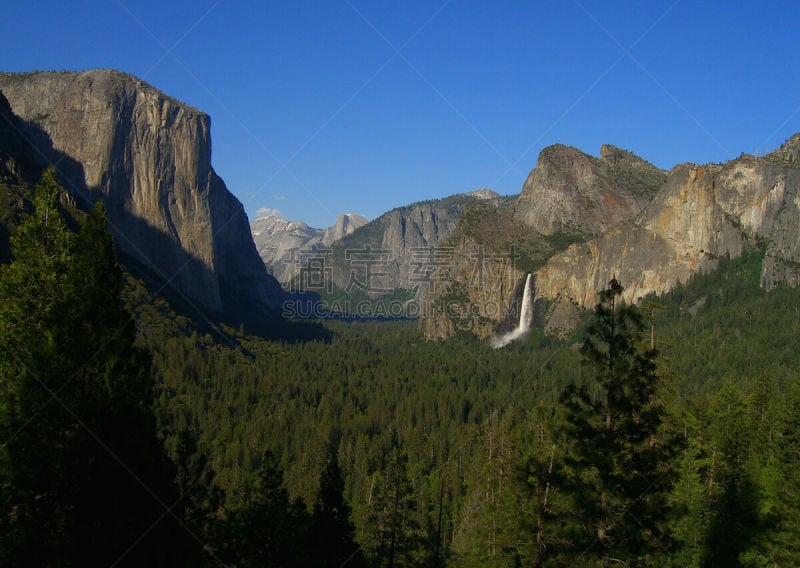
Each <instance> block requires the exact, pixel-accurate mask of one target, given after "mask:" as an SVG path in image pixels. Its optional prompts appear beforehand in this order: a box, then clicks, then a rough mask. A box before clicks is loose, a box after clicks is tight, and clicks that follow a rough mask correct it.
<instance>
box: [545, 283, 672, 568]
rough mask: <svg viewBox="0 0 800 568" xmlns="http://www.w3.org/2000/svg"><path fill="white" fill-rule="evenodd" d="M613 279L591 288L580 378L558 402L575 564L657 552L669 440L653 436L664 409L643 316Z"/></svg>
mask: <svg viewBox="0 0 800 568" xmlns="http://www.w3.org/2000/svg"><path fill="white" fill-rule="evenodd" d="M622 291H623V288H622V286H621V285H620V284H619V282H617V280H616V279H612V280H611V281H610V282H609V285H608V288H606V289H605V290H603V291H602V292H601V293H600V302H599V303H598V304H597V306H596V307H595V311H594V317H593V320H592V322H591V325H590V327H589V329H588V333H587V336H586V338H585V340H584V342H583V344H582V346H581V354H582V356H583V359H584V363H585V366H586V368H587V370H588V377H587V380H586V381H585V384H583V385H581V386H577V385H575V384H572V385H570V386H568V387H567V388H566V389H565V391H564V393H563V395H562V397H561V402H562V404H563V405H564V408H565V415H566V428H565V430H566V431H565V433H566V435H567V437H568V439H569V440H570V441H571V445H572V447H571V451H570V452H569V455H568V459H567V464H568V466H569V467H570V468H571V472H572V478H571V484H570V492H571V494H572V497H573V514H574V520H575V523H574V525H573V527H574V541H573V544H574V548H573V551H572V552H573V553H574V554H575V556H576V561H580V562H589V561H591V559H594V560H595V562H598V563H599V564H600V565H612V564H619V563H636V562H641V561H643V560H644V559H646V558H647V557H649V556H651V555H652V554H659V553H662V552H664V551H665V550H666V549H667V548H668V545H669V540H668V535H666V534H665V524H664V520H665V514H666V496H667V494H668V491H669V489H670V486H671V483H672V478H673V474H672V472H671V471H670V465H669V464H670V460H671V458H672V456H673V454H674V444H673V443H672V442H671V441H670V440H668V439H666V438H665V437H664V436H662V433H663V429H662V423H663V421H664V418H665V410H664V407H663V404H662V400H661V398H660V396H661V392H660V390H661V384H660V383H661V379H660V376H659V372H658V368H657V355H658V354H657V352H656V350H655V348H654V346H652V345H647V343H646V342H644V338H645V319H644V317H643V316H642V314H641V313H640V311H639V310H638V309H637V308H636V306H633V305H625V304H624V303H623V302H622V301H621V296H622Z"/></svg>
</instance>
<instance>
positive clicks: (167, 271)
mask: <svg viewBox="0 0 800 568" xmlns="http://www.w3.org/2000/svg"><path fill="white" fill-rule="evenodd" d="M0 91H2V92H3V94H4V95H5V97H6V98H7V100H8V101H9V103H10V106H11V109H12V110H13V113H14V114H15V115H16V116H18V117H20V119H21V120H22V121H23V123H24V128H23V133H24V136H25V138H26V140H28V141H29V142H30V143H31V144H32V145H33V146H34V147H36V149H37V152H39V153H40V154H41V155H42V157H43V158H44V159H45V161H47V162H50V163H53V164H55V165H56V167H57V169H58V171H59V174H60V177H61V178H62V179H63V180H64V181H65V183H66V184H67V186H68V187H67V189H68V191H69V192H70V194H71V195H72V196H73V197H74V198H75V199H76V202H77V203H78V205H79V206H80V207H83V208H85V207H88V206H89V205H90V204H91V203H93V202H94V201H96V200H98V199H102V200H103V201H104V202H105V204H106V208H107V211H108V219H109V226H110V229H111V230H112V233H113V234H114V235H115V241H116V246H117V248H118V252H119V253H120V255H121V257H122V258H124V259H125V263H126V264H127V265H128V266H129V268H132V269H133V271H134V272H135V273H138V274H140V275H146V276H147V277H148V278H149V279H150V280H155V281H157V282H160V285H161V286H167V287H169V288H171V289H173V290H174V291H175V292H176V293H178V294H179V295H181V296H182V297H183V298H184V299H185V300H187V301H188V302H189V303H191V304H194V305H196V306H199V305H202V306H205V307H206V308H208V309H210V310H211V312H213V313H216V314H227V315H231V314H233V313H235V312H238V313H241V314H248V313H249V314H255V313H269V312H271V311H274V310H275V309H276V308H277V305H278V303H279V300H280V297H281V290H280V287H279V286H278V284H277V282H276V281H275V280H274V279H272V278H271V277H269V276H268V275H267V273H266V270H265V268H264V265H263V263H262V262H261V260H260V258H259V257H258V254H257V252H256V250H255V247H254V245H253V242H252V238H251V236H250V230H249V224H248V222H247V217H246V216H245V214H244V210H243V208H242V205H241V204H240V203H239V201H238V200H237V199H236V198H235V197H234V196H233V195H232V194H231V193H230V192H229V191H228V189H227V188H226V187H225V183H224V182H223V181H222V179H221V178H220V177H219V176H218V175H217V174H216V172H214V170H213V168H212V167H211V134H210V119H209V117H208V115H206V114H204V113H202V112H200V111H198V110H197V109H194V108H192V107H191V106H189V105H186V104H184V103H181V102H179V101H177V100H175V99H174V98H171V97H168V96H166V95H164V94H163V93H161V92H160V91H158V90H157V89H155V88H153V87H151V86H150V85H148V84H147V83H145V82H144V81H141V80H139V79H137V78H135V77H133V76H130V75H127V74H124V73H120V72H117V71H110V70H93V71H85V72H41V73H39V72H37V73H25V74H14V73H2V74H0ZM259 310H261V312H259Z"/></svg>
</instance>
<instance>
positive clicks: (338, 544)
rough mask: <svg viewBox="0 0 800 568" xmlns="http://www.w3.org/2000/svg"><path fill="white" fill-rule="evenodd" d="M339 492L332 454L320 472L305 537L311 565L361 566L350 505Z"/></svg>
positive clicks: (340, 485)
mask: <svg viewBox="0 0 800 568" xmlns="http://www.w3.org/2000/svg"><path fill="white" fill-rule="evenodd" d="M343 491H344V480H343V479H342V471H341V469H340V468H339V462H338V460H337V459H336V454H335V453H332V454H331V456H330V457H329V458H328V463H327V465H326V466H325V469H324V470H323V471H322V476H321V479H320V487H319V493H318V494H317V499H316V501H315V502H314V510H313V512H312V515H311V526H310V530H309V532H308V537H307V539H308V543H309V545H310V546H311V549H310V550H311V557H312V560H313V562H312V564H313V565H314V566H320V567H324V566H330V567H335V568H338V567H339V566H344V565H347V566H352V567H353V568H357V567H358V566H363V565H364V558H363V555H362V554H361V551H360V550H359V547H358V545H357V544H356V543H355V528H354V527H353V523H352V522H351V521H350V506H349V505H348V504H347V502H346V501H345V499H344V495H343Z"/></svg>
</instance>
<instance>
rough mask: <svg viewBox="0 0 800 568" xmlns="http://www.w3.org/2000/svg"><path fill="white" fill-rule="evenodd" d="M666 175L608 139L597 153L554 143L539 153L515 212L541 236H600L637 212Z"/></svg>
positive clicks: (516, 204) (653, 193) (645, 203)
mask: <svg viewBox="0 0 800 568" xmlns="http://www.w3.org/2000/svg"><path fill="white" fill-rule="evenodd" d="M665 178H666V172H664V171H662V170H660V169H658V168H657V167H655V166H654V165H652V164H650V163H648V162H646V161H645V160H643V159H642V158H639V157H638V156H636V155H634V154H632V153H630V152H628V151H626V150H621V149H619V148H616V147H614V146H611V145H608V144H604V145H603V146H602V147H601V149H600V157H599V158H595V157H594V156H590V155H588V154H585V153H583V152H581V151H580V150H577V149H576V148H572V147H569V146H564V145H561V144H556V145H554V146H549V147H547V148H545V149H544V150H542V152H541V153H540V154H539V160H538V162H537V164H536V167H535V168H534V169H533V171H531V173H530V174H529V175H528V179H527V180H526V181H525V184H524V185H523V186H522V191H521V193H520V195H519V198H518V199H517V202H516V203H515V205H514V212H515V216H516V217H517V218H518V219H520V220H521V221H523V222H524V223H526V224H527V225H528V226H530V227H531V228H532V229H533V230H535V231H537V232H538V233H541V234H543V235H553V234H555V233H557V232H559V231H565V230H566V231H571V232H577V233H581V234H584V235H600V234H602V233H604V232H606V231H607V230H608V229H610V228H611V227H613V226H614V225H616V224H618V223H619V222H621V221H624V220H626V219H630V218H631V217H634V216H635V215H636V214H638V213H639V212H640V211H641V210H642V209H643V208H644V207H645V206H646V205H647V203H648V202H649V201H650V199H651V198H652V197H653V195H655V193H656V191H658V188H659V187H660V185H661V184H662V183H663V182H664V179H665Z"/></svg>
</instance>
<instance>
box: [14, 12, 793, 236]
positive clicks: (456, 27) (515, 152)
mask: <svg viewBox="0 0 800 568" xmlns="http://www.w3.org/2000/svg"><path fill="white" fill-rule="evenodd" d="M3 12H4V14H3V18H2V22H0V69H2V70H5V71H27V70H32V69H42V70H49V69H66V70H84V69H90V68H114V69H119V70H121V71H125V72H128V73H131V74H134V75H136V76H138V77H140V78H142V79H144V80H145V81H147V82H149V83H150V84H152V85H154V86H155V87H157V88H158V89H160V90H162V91H164V92H165V93H167V94H169V95H171V96H173V97H175V98H178V99H180V100H182V101H185V102H187V103H189V104H191V105H193V106H195V107H197V108H199V109H201V110H203V111H205V112H207V113H208V114H210V115H211V118H212V140H213V157H212V162H213V165H214V168H215V169H216V170H217V172H218V173H219V174H220V175H221V176H222V178H223V179H224V180H225V181H226V183H227V185H228V188H229V189H230V190H231V191H232V192H233V193H234V194H235V195H236V196H237V197H238V198H239V199H240V200H241V201H242V203H243V204H244V206H245V210H246V211H247V213H248V215H249V216H250V217H251V219H254V218H255V217H256V216H257V214H258V213H257V212H258V211H259V210H262V211H263V210H266V209H277V210H279V211H280V212H281V213H282V214H283V216H284V217H286V218H289V219H302V220H304V221H306V222H308V223H309V224H311V225H313V226H319V227H325V226H328V225H330V224H332V223H333V221H334V220H335V217H336V214H337V213H339V212H356V213H361V214H364V215H366V216H367V217H369V218H374V217H376V216H378V215H379V214H381V213H382V212H384V211H387V210H389V209H391V208H392V207H396V206H398V205H403V204H407V203H410V202H413V201H419V200H422V199H429V198H434V197H444V196H446V195H450V194H453V193H460V192H466V191H471V190H473V189H477V188H481V187H489V188H492V189H494V190H496V191H498V192H500V193H502V194H515V193H518V192H519V191H520V189H521V187H522V184H523V182H524V181H525V178H526V176H527V174H528V173H529V171H530V170H531V169H532V168H533V167H534V166H535V165H536V159H537V156H538V154H539V152H540V151H541V149H542V148H544V147H545V146H547V145H550V144H553V143H557V142H558V143H564V144H568V145H571V146H575V147H577V148H580V149H581V150H583V151H585V152H587V153H590V154H593V155H597V154H598V152H599V149H600V145H601V144H603V143H611V144H615V145H617V146H620V147H623V148H626V149H629V150H631V151H633V152H635V153H637V154H639V155H640V156H642V157H643V158H645V159H647V160H650V161H651V162H653V163H655V164H656V165H658V166H660V167H662V168H665V169H668V168H671V167H672V166H674V165H675V164H678V163H682V162H686V161H693V162H699V163H705V162H718V161H724V160H727V159H730V158H733V157H736V156H738V155H739V154H740V153H742V152H748V153H755V154H763V153H765V152H768V151H771V150H773V149H775V148H776V147H777V146H779V145H780V144H781V143H782V142H783V141H784V140H785V139H786V138H788V137H789V136H791V135H792V134H794V133H795V132H798V131H800V65H797V63H796V56H797V49H798V38H800V34H799V33H798V31H797V30H798V29H800V25H799V24H800V3H797V2H694V1H689V0H677V1H675V0H670V1H666V2H657V1H636V2H624V1H619V2H611V1H609V2H595V1H590V0H579V1H578V0H558V1H549V0H548V1H535V0H531V1H526V2H522V1H520V2H502V1H497V2H488V1H487V2H477V1H468V0H450V1H446V0H428V1H419V2H418V1H415V0H408V1H402V2H401V1H385V0H374V1H365V0H328V1H303V2H298V1H285V2H272V1H268V2H260V1H251V0H195V1H193V2H188V1H186V2H169V1H166V2H156V1H150V0H143V1H133V0H128V1H124V0H120V1H113V0H104V1H93V0H76V1H75V2H51V1H36V0H31V1H29V2H14V3H7V4H6V5H5V6H4V10H3Z"/></svg>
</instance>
